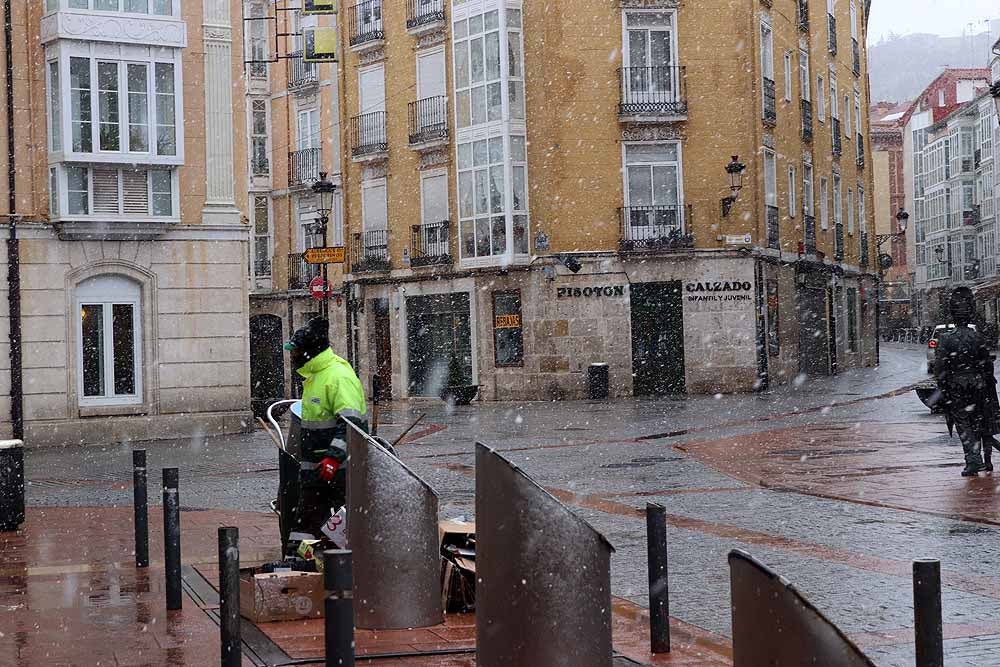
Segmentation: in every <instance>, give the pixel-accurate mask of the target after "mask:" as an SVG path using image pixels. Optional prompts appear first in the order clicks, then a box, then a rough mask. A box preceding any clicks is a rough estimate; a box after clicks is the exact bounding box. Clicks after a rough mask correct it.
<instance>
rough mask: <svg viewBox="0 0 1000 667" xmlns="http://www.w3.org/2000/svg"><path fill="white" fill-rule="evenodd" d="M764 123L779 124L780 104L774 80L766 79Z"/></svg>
mask: <svg viewBox="0 0 1000 667" xmlns="http://www.w3.org/2000/svg"><path fill="white" fill-rule="evenodd" d="M763 118H764V122H765V123H769V124H772V125H773V124H774V123H777V122H778V103H777V95H776V93H775V85H774V80H773V79H768V78H767V77H764V116H763Z"/></svg>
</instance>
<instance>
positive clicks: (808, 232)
mask: <svg viewBox="0 0 1000 667" xmlns="http://www.w3.org/2000/svg"><path fill="white" fill-rule="evenodd" d="M803 226H804V227H805V251H806V254H809V255H815V254H816V216H814V215H806V216H803Z"/></svg>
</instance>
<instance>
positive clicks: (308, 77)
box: [288, 51, 319, 88]
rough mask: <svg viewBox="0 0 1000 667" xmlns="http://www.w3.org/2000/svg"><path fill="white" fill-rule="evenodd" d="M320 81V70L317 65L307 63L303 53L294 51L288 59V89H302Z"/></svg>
mask: <svg viewBox="0 0 1000 667" xmlns="http://www.w3.org/2000/svg"><path fill="white" fill-rule="evenodd" d="M318 81H319V68H318V67H317V66H316V63H310V62H306V61H305V60H304V59H303V58H302V51H293V52H292V53H290V54H289V58H288V87H289V88H302V87H303V86H309V85H312V84H314V83H317V82H318Z"/></svg>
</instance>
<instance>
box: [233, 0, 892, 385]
mask: <svg viewBox="0 0 1000 667" xmlns="http://www.w3.org/2000/svg"><path fill="white" fill-rule="evenodd" d="M866 14H867V12H866V7H864V6H861V5H858V4H856V3H855V2H849V1H848V0H826V1H825V2H817V1H816V0H813V1H812V2H807V1H805V0H796V1H793V0H773V2H770V1H768V2H765V1H761V0H738V1H737V0H730V1H728V2H723V3H722V4H721V5H720V4H719V3H711V4H709V3H678V2H676V1H675V0H623V1H622V2H620V3H610V2H606V1H598V0H573V1H569V0H553V1H549V2H545V3H534V2H526V3H521V2H517V1H506V2H504V3H499V2H496V1H495V0H462V1H459V0H406V1H405V2H384V3H383V2H381V1H380V0H368V1H367V2H361V3H360V4H356V5H354V6H343V7H341V8H340V11H339V14H338V16H337V21H338V29H339V35H340V52H341V53H340V58H339V63H338V68H337V73H336V75H334V73H333V68H332V67H330V74H329V76H330V77H331V79H330V80H329V81H328V82H327V81H325V80H323V79H322V75H321V76H320V78H321V82H320V88H319V89H320V91H321V92H320V95H319V98H320V99H319V102H320V107H321V109H322V110H321V113H322V114H328V115H329V118H330V120H329V123H328V124H327V123H324V124H323V126H322V130H323V131H322V132H321V137H322V139H321V143H322V144H323V148H322V150H323V152H322V160H323V165H324V169H323V171H328V172H330V173H331V174H333V175H334V177H335V178H336V179H337V181H336V182H337V183H339V184H340V185H341V193H342V202H341V206H342V208H341V209H338V215H339V213H340V211H342V225H341V222H340V221H341V218H340V217H338V218H337V220H338V221H337V224H336V226H337V228H338V230H339V229H341V227H342V228H343V230H344V231H343V235H344V236H343V239H344V244H345V246H346V247H347V258H348V263H347V266H346V267H345V268H346V271H347V273H344V274H343V275H342V276H341V274H339V273H337V272H335V274H336V275H337V279H336V281H335V282H336V283H337V285H338V286H339V287H340V288H341V292H342V294H343V298H342V299H340V303H341V304H342V306H340V307H338V306H334V307H332V308H331V316H332V317H333V318H334V321H335V323H336V324H335V325H334V326H335V328H334V331H335V332H337V331H344V332H345V335H344V336H335V338H336V339H337V340H336V341H335V344H336V345H338V346H340V347H341V349H345V348H346V354H348V355H349V356H350V358H351V359H352V361H354V362H355V365H356V366H357V367H358V370H359V373H360V374H361V375H362V376H363V377H364V378H365V380H366V382H367V381H369V378H370V377H371V376H372V375H374V374H376V373H377V374H378V375H379V376H380V377H381V379H382V386H383V387H385V391H386V392H387V393H389V394H391V395H392V396H393V397H396V398H407V397H418V396H425V395H437V394H438V393H439V392H440V389H441V387H442V385H445V384H455V383H461V384H470V385H478V386H480V396H481V397H482V398H485V399H501V400H502V399H545V398H559V397H580V396H583V395H585V394H586V393H587V387H588V383H587V376H588V373H589V372H590V370H589V369H590V366H591V365H592V364H607V365H608V371H609V374H610V391H611V393H612V394H613V395H629V394H660V393H674V392H683V391H689V392H716V391H742V390H751V389H753V388H756V387H760V386H761V385H762V384H764V383H767V382H785V381H788V380H791V379H792V378H794V377H796V376H797V375H799V374H800V373H809V374H828V373H833V372H837V371H838V370H839V369H843V368H845V367H858V366H866V365H874V364H875V363H876V353H875V345H874V317H875V290H874V285H875V280H874V271H875V266H874V264H875V262H874V234H871V235H869V233H868V230H869V228H870V227H871V214H870V212H871V211H872V210H873V207H872V194H871V193H872V191H873V185H872V177H871V173H870V172H871V170H870V169H869V168H867V167H868V164H867V163H868V162H869V160H868V159H867V157H868V155H869V146H868V145H867V143H866V141H865V139H864V137H867V136H869V130H868V106H869V100H868V85H867V64H866V54H865V37H866ZM721 17H725V18H724V20H723V19H722V18H721ZM279 22H280V19H279ZM324 67H326V66H324ZM325 85H328V86H329V88H330V90H331V94H330V95H329V96H327V95H325V94H323V93H322V91H323V90H324V86H325ZM290 97H292V96H291V95H290V94H287V93H286V91H285V90H284V89H280V87H279V88H277V89H276V88H274V87H272V89H271V103H272V112H271V113H272V116H273V118H275V121H274V123H273V130H274V132H273V134H272V137H271V141H272V143H274V144H275V145H279V144H288V143H289V141H290V140H285V139H278V138H277V137H278V136H279V135H281V136H284V135H282V133H287V132H288V131H289V130H287V129H285V127H282V123H285V124H286V125H287V120H282V119H280V118H279V115H278V114H277V113H276V112H275V111H274V105H277V104H278V103H279V100H278V98H280V100H281V101H280V103H281V104H283V105H287V104H289V102H288V99H289V98H290ZM327 104H330V105H331V108H330V109H329V112H327V110H326V105H327ZM283 113H285V114H286V115H287V112H283ZM328 129H329V132H328V131H327V130H328ZM338 130H339V132H338ZM328 141H329V142H330V143H331V145H330V146H329V147H327V142H328ZM338 143H339V145H337V144H338ZM271 153H272V155H273V156H274V157H275V159H276V160H277V159H279V154H280V153H281V151H280V150H278V149H277V148H276V149H274V150H272V151H271ZM733 156H736V161H735V162H733V159H732V158H733ZM736 162H738V163H742V164H743V165H744V167H745V168H744V170H743V171H742V172H741V173H740V172H738V170H736V169H732V170H731V171H732V172H733V173H727V166H729V165H730V164H731V163H732V164H735V163H736ZM731 177H733V178H735V179H736V181H737V183H736V184H737V185H739V184H740V183H739V182H740V181H742V189H740V190H739V191H738V197H737V198H735V199H734V198H732V192H733V191H732V190H731V187H730V186H731V183H730V179H731ZM274 187H275V193H274V201H277V200H278V199H280V198H281V197H284V196H285V195H284V193H283V192H281V189H280V188H281V186H280V185H279V184H278V183H275V186H274ZM274 219H275V222H278V221H279V217H278V215H277V214H276V215H275V218H274ZM292 227H294V225H285V226H283V225H282V224H280V223H279V224H276V225H275V227H274V245H275V251H274V258H275V260H274V261H275V269H276V271H275V274H274V275H275V280H274V282H273V283H272V286H271V289H270V291H267V290H264V291H263V292H262V293H260V294H259V295H255V296H253V297H252V302H253V304H254V309H255V310H254V312H263V310H262V308H263V306H261V305H260V304H264V303H270V304H271V305H270V306H268V308H270V309H271V310H270V311H268V312H269V313H270V316H271V317H281V318H283V319H282V320H281V325H280V326H284V327H285V328H286V329H288V328H291V326H292V325H297V324H298V321H299V320H300V319H301V317H300V315H299V313H300V312H305V309H306V306H305V305H304V299H305V298H306V297H305V296H304V293H303V294H299V293H288V292H286V291H285V290H284V287H285V285H284V284H282V280H283V279H284V277H283V276H279V275H278V271H277V268H278V264H279V262H282V261H284V259H283V258H284V257H291V256H292V255H294V253H296V252H301V251H302V250H303V249H304V248H305V247H306V245H305V244H304V243H303V242H301V239H300V242H299V243H298V245H296V239H295V238H294V234H293V233H292V231H293V230H292ZM286 249H287V253H288V254H287V255H286V253H285V250H286ZM293 260H294V257H293ZM341 280H342V281H343V282H342V283H341ZM295 303H299V304H301V305H300V306H295V305H294V304H295ZM277 304H282V305H281V306H280V307H279V306H278V305H277ZM312 308H313V309H314V310H315V307H312ZM258 309H261V310H258ZM282 309H283V310H282ZM279 310H280V311H281V312H279ZM287 313H292V318H293V321H292V322H289V321H288V319H287V318H288V315H287ZM296 318H298V319H296ZM341 324H343V325H344V327H343V328H342V329H341V328H340V325H341ZM271 349H272V353H273V346H272V348H271ZM258 354H260V355H264V354H266V350H264V349H261V351H260V352H259V353H258ZM598 372H599V371H598Z"/></svg>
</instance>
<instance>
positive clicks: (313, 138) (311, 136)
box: [298, 109, 319, 151]
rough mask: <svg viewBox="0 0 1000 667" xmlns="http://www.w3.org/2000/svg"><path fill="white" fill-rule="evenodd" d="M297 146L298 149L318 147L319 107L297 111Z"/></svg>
mask: <svg viewBox="0 0 1000 667" xmlns="http://www.w3.org/2000/svg"><path fill="white" fill-rule="evenodd" d="M298 146H299V150H300V151H304V150H306V149H307V148H319V109H309V110H307V111H300V112H299V125H298Z"/></svg>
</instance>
